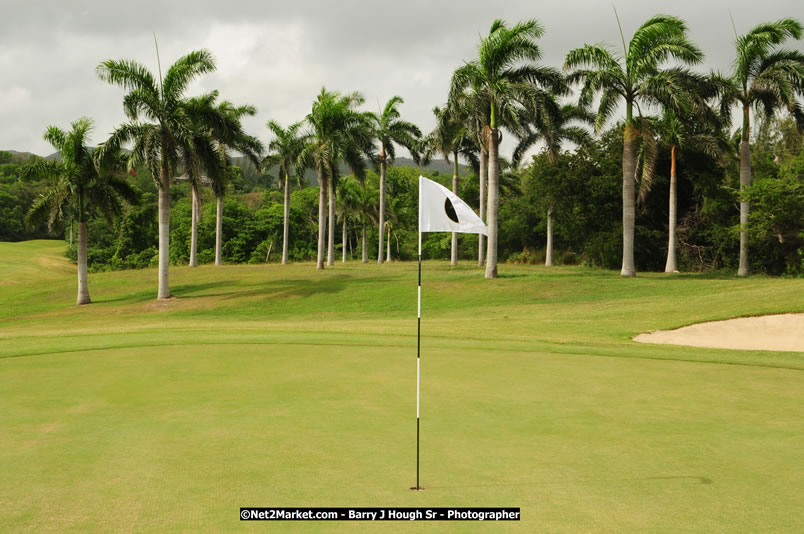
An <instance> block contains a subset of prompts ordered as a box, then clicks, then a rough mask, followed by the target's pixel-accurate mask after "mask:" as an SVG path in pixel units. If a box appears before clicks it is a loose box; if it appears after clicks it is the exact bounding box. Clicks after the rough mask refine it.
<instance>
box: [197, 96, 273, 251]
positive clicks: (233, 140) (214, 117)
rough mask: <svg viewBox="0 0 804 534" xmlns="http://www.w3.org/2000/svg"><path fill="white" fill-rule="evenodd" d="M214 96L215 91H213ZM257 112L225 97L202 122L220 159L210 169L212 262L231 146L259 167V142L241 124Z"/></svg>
mask: <svg viewBox="0 0 804 534" xmlns="http://www.w3.org/2000/svg"><path fill="white" fill-rule="evenodd" d="M213 95H215V96H217V92H213ZM213 102H214V98H213ZM256 113H257V110H256V108H255V107H254V106H251V105H243V106H235V105H233V104H232V103H231V102H229V101H228V100H224V101H223V102H221V103H220V104H219V105H218V106H217V107H214V106H210V109H209V113H207V114H206V117H205V118H206V119H207V120H205V121H204V122H205V124H208V125H209V133H210V135H211V137H212V139H213V140H214V142H215V144H216V145H217V152H218V159H219V161H218V163H217V165H215V166H214V168H213V169H211V172H210V178H211V182H212V183H211V185H212V190H213V192H214V193H215V203H216V210H215V265H221V264H222V257H221V256H222V254H221V252H222V251H221V248H222V241H223V197H224V196H225V195H226V190H227V189H228V187H229V183H230V182H231V181H232V176H233V168H232V158H231V155H230V154H229V151H230V149H233V150H236V151H238V152H240V153H241V154H242V155H243V156H245V157H246V158H248V159H249V161H251V163H252V164H253V165H254V167H255V168H257V169H259V167H260V163H261V161H260V157H261V155H262V153H263V151H264V148H263V146H262V143H261V142H260V140H259V139H257V138H256V137H253V136H251V135H248V134H246V133H245V131H244V130H243V125H242V123H241V119H242V118H243V117H245V116H247V115H248V116H251V117H253V116H254V115H255V114H256ZM202 126H203V125H202ZM215 169H219V170H217V171H216V170H215ZM199 215H200V210H199Z"/></svg>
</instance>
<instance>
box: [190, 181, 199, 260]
mask: <svg viewBox="0 0 804 534" xmlns="http://www.w3.org/2000/svg"><path fill="white" fill-rule="evenodd" d="M192 191H193V208H192V215H191V216H190V218H191V219H192V221H191V222H190V228H191V230H190V267H198V189H196V187H195V186H193V187H192Z"/></svg>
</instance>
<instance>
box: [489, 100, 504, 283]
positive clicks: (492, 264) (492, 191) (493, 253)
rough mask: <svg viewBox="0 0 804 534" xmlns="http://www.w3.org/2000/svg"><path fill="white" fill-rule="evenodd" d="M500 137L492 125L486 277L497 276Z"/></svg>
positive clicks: (490, 136)
mask: <svg viewBox="0 0 804 534" xmlns="http://www.w3.org/2000/svg"><path fill="white" fill-rule="evenodd" d="M493 113H494V110H493V109H492V115H493ZM492 118H493V117H492ZM500 137H501V136H500V134H499V131H498V130H497V128H496V127H494V126H493V125H492V128H491V132H490V135H489V205H488V220H489V222H488V232H489V240H488V247H487V248H486V278H497V228H498V225H497V211H498V208H499V206H500V160H499V146H500Z"/></svg>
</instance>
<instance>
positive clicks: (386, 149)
mask: <svg viewBox="0 0 804 534" xmlns="http://www.w3.org/2000/svg"><path fill="white" fill-rule="evenodd" d="M404 103H405V101H404V100H402V97H400V96H394V97H393V98H391V99H390V100H389V101H388V103H387V104H385V109H383V111H382V113H381V114H377V113H371V114H370V115H369V116H370V117H371V123H372V130H373V134H374V137H375V139H377V141H379V143H380V154H379V163H380V223H379V224H380V231H379V234H380V243H379V249H378V253H377V263H382V242H383V231H382V228H383V225H384V224H385V171H386V168H387V166H388V165H389V164H390V165H393V164H394V158H395V157H396V148H395V147H394V145H395V144H397V145H402V146H403V147H405V148H407V149H408V151H410V153H411V155H412V156H413V159H414V160H418V154H417V152H416V147H417V146H418V140H419V138H420V137H421V135H422V133H421V131H420V130H419V128H418V127H417V126H416V125H415V124H413V123H410V122H406V121H403V120H402V119H400V118H399V117H400V115H399V110H398V109H397V108H398V106H399V105H400V104H404Z"/></svg>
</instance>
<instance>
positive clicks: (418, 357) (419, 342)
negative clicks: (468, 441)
mask: <svg viewBox="0 0 804 534" xmlns="http://www.w3.org/2000/svg"><path fill="white" fill-rule="evenodd" d="M421 197H422V182H421V180H419V298H418V303H419V305H418V315H417V323H418V325H417V331H416V487H414V488H411V489H415V490H417V491H418V490H420V489H422V488H421V486H419V402H420V392H421V375H422V373H421V371H422V215H421V210H422V203H421Z"/></svg>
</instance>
